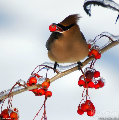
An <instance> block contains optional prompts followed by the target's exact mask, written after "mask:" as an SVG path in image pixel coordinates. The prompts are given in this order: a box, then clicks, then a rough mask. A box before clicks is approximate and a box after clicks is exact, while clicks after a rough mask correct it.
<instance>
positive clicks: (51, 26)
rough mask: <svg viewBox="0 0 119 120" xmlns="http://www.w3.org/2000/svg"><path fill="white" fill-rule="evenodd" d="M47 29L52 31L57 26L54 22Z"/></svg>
mask: <svg viewBox="0 0 119 120" xmlns="http://www.w3.org/2000/svg"><path fill="white" fill-rule="evenodd" d="M49 30H50V32H54V31H56V30H57V26H56V25H55V24H51V25H50V26H49Z"/></svg>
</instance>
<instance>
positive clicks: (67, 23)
mask: <svg viewBox="0 0 119 120" xmlns="http://www.w3.org/2000/svg"><path fill="white" fill-rule="evenodd" d="M78 19H79V16H78V15H77V14H74V15H69V16H68V17H66V18H65V19H64V20H63V21H62V22H60V23H58V24H56V23H52V24H51V25H50V26H49V30H50V32H59V33H63V32H64V31H67V30H69V29H71V28H72V27H73V26H74V25H76V24H77V21H78Z"/></svg>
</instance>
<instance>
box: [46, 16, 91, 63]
mask: <svg viewBox="0 0 119 120" xmlns="http://www.w3.org/2000/svg"><path fill="white" fill-rule="evenodd" d="M79 18H80V17H79V16H78V15H77V14H74V15H69V16H68V17H66V18H65V19H64V20H63V21H62V22H60V23H59V24H60V25H63V26H64V27H67V26H71V25H72V26H71V27H69V29H66V30H64V31H61V32H60V31H54V32H52V34H51V35H50V37H49V39H48V40H47V42H46V47H47V49H48V57H49V58H50V59H51V60H52V61H55V62H58V63H72V62H78V61H80V60H82V59H84V58H85V57H86V56H88V52H89V49H88V45H87V43H86V40H85V38H84V36H83V34H82V33H81V31H80V28H79V26H78V25H77V21H78V19H79ZM57 25H58V24H57Z"/></svg>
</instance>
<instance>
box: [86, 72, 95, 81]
mask: <svg viewBox="0 0 119 120" xmlns="http://www.w3.org/2000/svg"><path fill="white" fill-rule="evenodd" d="M85 76H86V78H87V79H92V78H93V76H94V73H93V72H92V71H90V70H88V71H86V73H85Z"/></svg>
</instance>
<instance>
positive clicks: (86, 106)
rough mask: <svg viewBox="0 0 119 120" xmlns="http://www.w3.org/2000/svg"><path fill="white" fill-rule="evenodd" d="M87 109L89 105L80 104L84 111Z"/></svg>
mask: <svg viewBox="0 0 119 120" xmlns="http://www.w3.org/2000/svg"><path fill="white" fill-rule="evenodd" d="M88 109H89V105H88V104H85V103H83V104H81V110H83V111H84V112H86V111H87V110H88Z"/></svg>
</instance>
